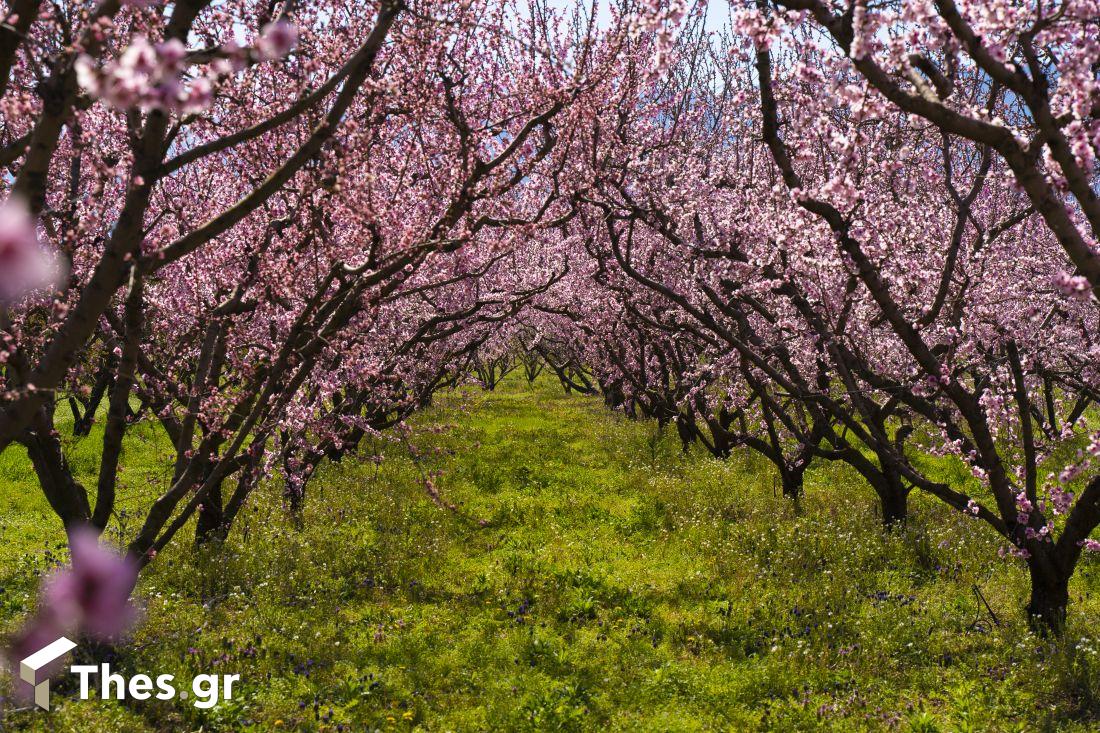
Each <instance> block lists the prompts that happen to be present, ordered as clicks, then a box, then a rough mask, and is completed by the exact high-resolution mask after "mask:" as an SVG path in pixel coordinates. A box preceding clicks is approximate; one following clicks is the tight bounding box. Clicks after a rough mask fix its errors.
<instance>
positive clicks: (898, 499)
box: [879, 486, 909, 528]
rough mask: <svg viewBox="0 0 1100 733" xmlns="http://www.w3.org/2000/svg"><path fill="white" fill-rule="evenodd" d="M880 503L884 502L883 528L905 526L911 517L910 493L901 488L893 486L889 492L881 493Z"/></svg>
mask: <svg viewBox="0 0 1100 733" xmlns="http://www.w3.org/2000/svg"><path fill="white" fill-rule="evenodd" d="M879 501H880V502H882V524H883V526H885V527H887V528H889V527H897V526H898V525H901V524H905V520H906V518H907V517H908V516H909V491H908V490H907V489H905V488H903V487H901V486H897V487H894V486H891V487H890V488H889V489H888V490H886V491H883V492H880V493H879Z"/></svg>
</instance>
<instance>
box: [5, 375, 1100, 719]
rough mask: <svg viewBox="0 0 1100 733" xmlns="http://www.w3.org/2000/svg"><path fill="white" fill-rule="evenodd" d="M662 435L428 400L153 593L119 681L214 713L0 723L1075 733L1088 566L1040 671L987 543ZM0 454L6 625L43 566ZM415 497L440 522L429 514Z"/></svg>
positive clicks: (68, 710)
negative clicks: (173, 694)
mask: <svg viewBox="0 0 1100 733" xmlns="http://www.w3.org/2000/svg"><path fill="white" fill-rule="evenodd" d="M654 430H655V428H654V427H653V426H652V425H650V424H643V423H634V422H630V421H628V420H625V419H623V418H621V417H620V416H616V415H611V414H608V413H607V412H606V411H605V410H604V409H603V407H602V405H601V404H600V403H599V401H598V400H585V399H581V398H578V397H576V396H573V397H569V396H566V395H564V394H562V393H561V392H560V390H559V389H558V388H557V386H556V385H555V384H554V383H552V382H550V381H541V382H539V383H538V384H536V386H535V387H534V388H530V387H528V386H527V385H526V383H523V382H522V381H521V380H518V379H515V378H512V379H510V380H508V381H506V382H505V384H504V385H502V386H501V387H500V388H499V389H498V390H497V391H496V392H494V393H490V394H486V393H482V392H478V391H473V390H471V391H466V392H463V393H461V394H452V395H444V396H441V398H439V399H438V400H437V406H436V407H435V408H432V409H431V410H429V411H427V412H425V413H423V414H421V415H419V416H418V417H417V418H416V419H415V420H414V423H413V431H412V435H411V438H410V440H409V442H410V443H411V444H412V445H415V446H416V449H417V450H416V457H413V456H412V454H411V453H410V451H409V449H408V445H407V444H406V442H405V441H401V440H397V439H395V438H388V439H386V440H379V441H377V443H376V444H375V445H366V446H364V454H365V455H370V454H371V453H372V452H375V451H377V452H378V453H380V454H381V455H383V456H384V460H382V461H381V463H380V464H377V465H376V464H375V463H374V462H371V461H367V460H363V461H358V462H357V461H354V460H350V459H349V460H347V461H345V462H344V463H343V464H341V465H335V466H328V467H326V468H325V469H324V471H323V473H322V474H321V475H320V476H318V477H317V478H316V479H315V481H314V482H313V483H311V484H310V494H309V496H308V500H307V502H308V503H307V510H306V521H305V526H304V529H303V530H302V531H296V530H295V529H294V527H293V524H292V523H291V522H290V521H289V519H288V518H287V517H286V515H285V513H284V511H283V509H282V506H281V501H280V493H279V486H277V485H271V486H268V487H265V489H264V491H263V494H262V495H261V496H257V497H255V500H254V501H253V503H252V504H251V505H250V506H249V507H248V508H247V510H246V512H245V513H244V516H243V517H242V519H241V521H240V523H239V525H238V526H237V527H236V528H235V529H234V532H233V534H232V536H231V538H230V540H229V542H228V543H227V545H226V546H225V547H223V548H218V549H216V550H202V551H196V550H195V549H194V548H193V547H192V546H191V544H190V543H189V541H188V538H187V537H186V536H184V535H183V534H182V533H181V535H180V536H179V538H178V540H177V542H176V543H175V545H174V546H173V547H172V549H171V550H170V551H168V552H166V553H164V554H163V555H162V556H161V557H159V558H158V559H157V561H156V563H155V564H154V566H153V567H151V568H150V571H149V572H148V573H147V574H146V575H145V576H144V577H143V579H142V582H141V584H140V586H139V594H140V596H141V598H142V599H143V602H144V603H145V605H146V618H145V622H144V624H143V625H142V626H141V628H140V629H139V630H138V631H137V633H136V635H135V638H134V639H133V640H132V642H131V643H130V644H128V645H125V646H122V647H120V648H119V649H118V650H117V651H118V654H119V656H118V659H117V662H116V666H118V667H120V668H123V669H125V670H128V671H130V672H133V673H136V672H139V671H153V672H157V673H174V674H176V675H177V676H178V677H180V678H189V677H190V676H191V675H193V674H194V673H197V672H200V671H201V672H232V673H238V674H241V675H242V678H243V682H242V687H241V690H240V695H239V697H237V698H236V699H234V700H233V701H232V702H231V703H228V704H223V705H221V706H219V707H218V708H215V709H214V710H212V711H199V710H196V709H194V708H192V707H191V706H189V705H187V704H186V703H185V702H181V701H174V702H171V703H164V702H156V703H154V702H146V703H133V704H130V705H121V704H119V703H98V702H80V701H72V700H69V701H66V702H64V703H63V704H62V706H61V708H60V710H58V711H57V712H54V713H51V714H50V715H49V716H46V715H39V714H37V713H19V714H16V715H14V716H11V717H10V718H9V719H8V720H7V721H6V724H8V725H12V726H15V727H17V728H23V727H27V728H35V727H40V728H42V729H46V728H50V729H52V730H73V731H76V730H91V729H95V730H112V731H113V730H149V729H154V730H156V729H161V730H197V729H199V728H202V729H203V730H226V731H230V730H232V731H237V730H257V731H259V730H263V731H267V730H273V729H287V730H294V729H298V730H334V731H335V730H347V731H352V730H354V731H359V730H366V729H372V728H380V729H383V730H388V729H394V730H408V729H413V728H417V727H419V728H421V729H424V730H593V729H601V728H613V729H620V730H646V731H648V730H715V729H729V730H751V729H771V730H815V729H818V728H821V727H834V728H837V729H843V730H847V729H863V730H878V729H882V728H890V727H893V728H896V729H899V730H914V731H933V730H943V731H969V730H996V731H1012V730H1037V729H1040V730H1041V729H1044V728H1047V729H1052V730H1081V731H1084V730H1091V729H1093V726H1094V725H1095V724H1096V720H1097V718H1096V717H1095V716H1097V715H1098V714H1100V679H1098V670H1100V662H1098V661H1097V658H1096V654H1097V652H1096V651H1095V650H1094V648H1093V647H1094V646H1095V644H1096V643H1097V642H1093V641H1091V638H1092V637H1096V636H1097V635H1098V632H1097V631H1096V621H1097V619H1098V618H1100V601H1098V600H1097V599H1096V595H1095V593H1092V591H1093V590H1095V588H1096V586H1097V583H1098V582H1100V581H1098V580H1097V573H1096V568H1097V566H1098V565H1097V563H1096V562H1095V561H1090V562H1088V563H1086V565H1085V566H1084V567H1082V568H1081V570H1080V572H1079V573H1078V578H1077V580H1076V581H1075V585H1074V586H1073V605H1072V608H1071V625H1070V630H1069V633H1068V636H1067V641H1066V642H1064V643H1063V644H1061V645H1052V644H1051V643H1050V642H1044V641H1042V640H1039V639H1036V638H1035V637H1033V636H1032V635H1031V634H1030V633H1029V632H1028V630H1027V626H1026V623H1025V621H1024V618H1023V614H1022V605H1023V603H1024V601H1025V599H1026V591H1027V582H1026V574H1025V573H1024V571H1023V569H1022V566H1020V565H1018V564H1015V563H1014V562H1013V561H1005V560H999V559H997V553H996V549H997V546H998V545H997V543H996V541H995V540H994V538H993V537H992V536H991V533H990V532H988V531H987V530H986V529H985V528H984V526H983V525H981V524H979V523H978V522H976V521H973V520H967V519H966V518H965V517H962V516H959V515H958V514H956V513H953V512H950V511H948V510H947V509H946V508H944V507H942V506H939V505H937V504H935V503H934V502H931V501H927V500H923V499H919V498H915V499H914V501H913V506H912V509H913V518H912V520H911V522H910V523H909V525H908V526H907V527H906V528H905V529H903V530H900V531H897V532H894V533H892V534H889V535H887V534H884V533H883V531H882V530H881V528H880V526H879V524H878V521H877V519H876V518H875V516H874V500H873V494H872V493H871V491H870V490H869V489H868V488H867V487H866V486H864V485H863V484H862V483H861V482H860V480H859V479H858V477H856V476H855V475H854V474H853V473H852V472H850V471H847V470H844V469H843V467H840V466H836V465H823V466H822V467H820V468H817V469H814V470H811V471H810V473H809V474H808V476H807V485H806V497H805V499H804V500H803V501H802V503H801V505H800V506H798V507H795V506H793V505H792V504H791V503H789V502H788V501H787V500H785V499H783V498H782V497H781V496H777V495H776V493H777V492H776V491H775V490H774V486H773V479H772V474H771V473H770V471H769V469H768V467H767V466H766V464H765V463H764V462H762V461H760V460H753V459H752V458H751V457H750V456H744V455H740V456H737V457H735V458H734V459H732V460H729V461H725V462H719V461H715V460H712V459H709V458H706V457H704V456H702V455H701V454H697V453H694V452H693V453H691V454H688V455H685V454H683V453H682V452H681V451H680V449H679V447H678V443H677V441H676V439H675V436H674V435H671V434H670V435H665V436H660V435H656V434H655V433H654ZM85 440H88V441H91V440H92V438H88V439H85ZM158 441H159V439H158V438H157V437H156V436H155V435H153V434H152V433H150V435H149V436H148V437H147V439H146V440H145V441H144V442H142V443H140V444H138V443H132V444H131V445H130V446H129V447H128V450H132V451H135V452H141V451H144V452H145V453H144V454H143V455H145V457H144V458H140V459H139V458H138V456H136V455H133V454H132V455H130V465H144V466H145V468H144V469H142V470H144V471H145V472H146V478H148V479H149V480H154V479H155V472H156V471H159V470H162V466H161V464H162V462H163V447H164V446H163V445H162V444H160V443H159V442H158ZM89 450H90V449H89ZM11 454H12V452H9V454H5V456H4V458H3V459H2V462H0V492H3V494H4V496H5V498H7V497H11V498H10V500H9V501H6V504H5V512H6V513H5V514H4V520H3V521H4V522H5V526H4V528H3V530H2V531H3V533H4V534H3V538H4V540H5V541H6V542H7V543H8V547H7V548H6V549H5V550H4V552H5V553H7V554H5V555H4V565H3V567H2V571H0V577H2V578H3V581H2V582H3V584H4V594H3V596H2V597H3V598H4V601H3V605H2V606H0V608H2V613H3V616H2V618H3V619H4V621H5V623H7V624H9V625H11V624H14V623H16V622H17V620H18V618H19V616H20V614H22V613H25V611H26V610H27V608H28V607H29V605H30V604H31V603H33V588H34V584H35V574H36V573H37V572H40V571H41V569H42V568H43V567H45V565H46V564H47V563H48V562H49V558H48V557H47V556H46V555H45V554H43V552H42V551H43V550H44V549H45V548H47V547H49V546H51V545H56V544H57V543H58V542H59V541H60V538H61V533H60V528H59V527H58V526H57V523H56V521H55V520H53V519H52V517H51V516H50V514H49V510H48V507H46V506H45V505H44V503H43V502H42V500H41V499H40V498H39V495H38V494H37V492H36V491H35V490H32V488H33V484H32V483H29V482H30V477H29V476H28V475H26V469H25V467H24V466H23V464H21V463H20V461H19V460H18V457H16V458H11V457H9V455H11ZM146 454H147V455H146ZM433 471H438V472H439V475H438V478H436V479H435V483H436V485H437V486H438V488H439V493H440V496H441V499H442V501H443V502H445V503H451V504H454V506H455V507H456V509H455V511H451V510H449V509H447V508H445V507H442V506H440V504H439V503H437V502H436V501H433V500H432V498H431V497H429V495H428V493H427V491H426V490H425V488H424V483H423V479H424V477H425V476H426V475H429V474H431V472H433ZM21 472H22V473H21ZM139 473H140V472H139ZM140 483H141V482H140V481H139V480H137V479H133V480H132V483H130V484H128V486H127V491H128V492H130V493H129V494H128V496H131V497H134V496H140V493H139V492H140V491H142V488H141V487H140ZM136 500H137V499H135V501H136ZM19 528H24V529H30V530H33V531H29V532H28V533H27V534H23V533H22V531H21V530H19ZM17 530H19V531H17ZM27 558H35V559H34V560H33V561H30V560H28V559H27ZM975 589H977V590H975ZM979 593H980V594H981V596H982V597H984V599H985V600H986V601H987V602H988V603H989V605H990V606H991V607H992V609H993V611H994V613H995V614H996V617H997V620H996V622H995V621H994V619H993V618H992V617H991V615H990V614H989V612H988V611H987V610H986V608H985V606H984V604H983V602H982V601H981V600H980V598H979V595H978V594H979ZM64 690H65V688H62V694H63V693H64ZM70 694H71V691H70Z"/></svg>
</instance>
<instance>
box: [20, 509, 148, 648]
mask: <svg viewBox="0 0 1100 733" xmlns="http://www.w3.org/2000/svg"><path fill="white" fill-rule="evenodd" d="M69 547H70V554H71V556H72V563H71V565H70V566H69V567H67V568H62V569H60V570H57V571H55V572H53V573H51V574H50V575H49V576H48V577H47V578H46V579H45V580H44V581H43V583H42V596H41V600H40V602H39V608H38V613H37V614H36V615H35V616H33V617H32V618H31V619H30V620H29V621H27V623H26V624H24V626H23V628H22V629H21V630H20V631H19V632H18V633H17V634H16V635H15V637H14V638H13V639H12V640H11V642H10V644H9V646H8V654H7V656H8V659H9V663H10V664H12V665H14V666H16V667H17V666H18V664H19V660H21V659H23V658H24V657H26V656H28V655H30V654H32V653H34V652H35V651H37V650H39V649H41V648H42V647H44V646H45V645H47V644H49V643H50V642H52V641H54V640H55V639H57V638H58V637H61V636H65V635H68V636H73V637H74V638H79V637H80V636H89V637H92V638H94V639H97V640H100V641H112V640H115V639H117V638H118V637H119V636H120V635H121V634H122V633H123V632H125V631H126V630H127V629H128V628H129V627H130V626H131V624H133V622H134V621H135V620H136V618H137V612H136V609H135V608H134V606H133V604H132V603H131V602H130V593H131V592H132V591H133V589H134V584H135V583H136V582H137V571H138V566H137V563H136V562H134V561H133V559H132V558H130V557H123V556H120V555H118V553H116V552H115V551H113V550H112V549H110V548H109V547H106V546H104V545H102V544H100V542H99V535H98V533H97V532H96V531H95V530H93V529H91V528H88V527H86V528H80V529H76V530H74V531H72V532H71V533H70V537H69Z"/></svg>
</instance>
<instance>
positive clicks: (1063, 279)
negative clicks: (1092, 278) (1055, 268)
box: [1054, 272, 1092, 300]
mask: <svg viewBox="0 0 1100 733" xmlns="http://www.w3.org/2000/svg"><path fill="white" fill-rule="evenodd" d="M1054 286H1055V287H1057V288H1058V290H1059V291H1061V293H1062V295H1064V296H1066V297H1067V298H1074V299H1076V300H1088V299H1089V294H1090V293H1091V291H1092V289H1091V288H1090V287H1089V281H1088V280H1087V279H1085V278H1084V277H1082V276H1081V275H1070V274H1068V273H1065V272H1060V273H1058V274H1057V275H1055V276H1054Z"/></svg>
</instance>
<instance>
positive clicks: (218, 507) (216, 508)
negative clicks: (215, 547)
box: [195, 481, 225, 545]
mask: <svg viewBox="0 0 1100 733" xmlns="http://www.w3.org/2000/svg"><path fill="white" fill-rule="evenodd" d="M224 523H225V522H224V513H223V511H222V482H221V481H218V482H216V483H215V484H214V485H212V486H211V487H210V489H209V490H208V491H207V492H206V498H205V499H203V502H202V511H200V512H199V518H198V521H197V522H196V523H195V544H198V545H203V544H206V543H208V542H210V541H211V540H214V539H218V538H219V537H220V536H222V533H221V529H222V525H223V524H224Z"/></svg>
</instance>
